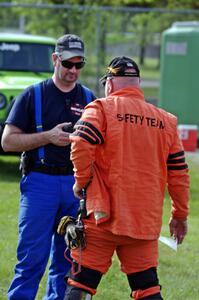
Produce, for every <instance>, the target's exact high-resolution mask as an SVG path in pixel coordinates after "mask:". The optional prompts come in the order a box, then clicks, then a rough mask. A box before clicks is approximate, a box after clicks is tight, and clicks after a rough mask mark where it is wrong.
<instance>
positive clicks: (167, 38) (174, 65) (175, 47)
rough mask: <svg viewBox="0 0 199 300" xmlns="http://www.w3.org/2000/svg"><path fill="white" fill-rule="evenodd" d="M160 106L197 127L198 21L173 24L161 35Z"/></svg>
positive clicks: (198, 104) (198, 114)
mask: <svg viewBox="0 0 199 300" xmlns="http://www.w3.org/2000/svg"><path fill="white" fill-rule="evenodd" d="M159 106H160V107H162V108H164V109H166V110H167V111H169V112H171V113H173V114H175V115H177V116H178V122H179V123H180V124H195V125H198V126H199V22H196V21H192V22H175V23H173V25H172V27H171V28H169V29H167V30H165V31H164V32H163V34H162V42H161V60H160V102H159Z"/></svg>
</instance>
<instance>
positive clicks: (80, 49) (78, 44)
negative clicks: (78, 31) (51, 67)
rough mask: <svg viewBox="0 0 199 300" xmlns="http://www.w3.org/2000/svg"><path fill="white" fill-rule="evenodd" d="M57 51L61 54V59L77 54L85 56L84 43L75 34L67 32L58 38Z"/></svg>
mask: <svg viewBox="0 0 199 300" xmlns="http://www.w3.org/2000/svg"><path fill="white" fill-rule="evenodd" d="M55 52H56V53H58V54H59V56H60V59H61V60H67V59H69V58H72V57H75V56H80V57H83V58H84V43H83V41H82V40H81V39H80V37H78V36H77V35H75V34H65V35H63V36H61V37H60V38H59V39H58V40H57V43H56V46H55Z"/></svg>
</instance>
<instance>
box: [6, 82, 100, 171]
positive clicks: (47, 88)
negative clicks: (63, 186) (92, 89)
mask: <svg viewBox="0 0 199 300" xmlns="http://www.w3.org/2000/svg"><path fill="white" fill-rule="evenodd" d="M95 98H96V97H95V96H94V95H93V94H92V100H94V99H95ZM86 104H87V101H86V99H85V93H84V90H83V88H82V86H81V84H79V83H77V84H76V86H75V87H74V89H73V90H71V91H70V92H67V93H65V92H62V91H60V90H59V89H58V88H57V87H56V86H55V84H54V82H53V80H52V79H47V80H45V81H43V82H42V124H43V130H44V131H46V130H50V129H52V128H53V127H55V126H56V125H58V124H60V123H64V122H72V124H73V125H74V124H75V123H76V122H77V121H78V120H79V118H80V117H81V114H82V111H83V108H84V107H85V106H86ZM6 124H12V125H14V126H16V127H18V128H20V129H21V130H23V131H24V132H25V133H35V132H36V125H35V105H34V89H33V86H30V87H28V88H27V89H26V90H24V92H23V93H21V94H20V95H19V96H18V97H17V98H16V100H15V102H14V105H13V107H12V109H11V111H10V113H9V115H8V118H7V120H6ZM44 153H45V163H46V164H47V165H56V166H70V165H71V162H70V145H69V146H66V147H59V146H55V145H53V144H48V145H46V146H44ZM27 154H28V156H30V157H32V158H33V160H34V161H38V150H37V149H34V150H31V151H27Z"/></svg>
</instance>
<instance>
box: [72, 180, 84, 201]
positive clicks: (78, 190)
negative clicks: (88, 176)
mask: <svg viewBox="0 0 199 300" xmlns="http://www.w3.org/2000/svg"><path fill="white" fill-rule="evenodd" d="M73 193H74V195H75V197H76V198H79V199H81V198H82V188H79V187H78V185H77V183H75V184H74V185H73Z"/></svg>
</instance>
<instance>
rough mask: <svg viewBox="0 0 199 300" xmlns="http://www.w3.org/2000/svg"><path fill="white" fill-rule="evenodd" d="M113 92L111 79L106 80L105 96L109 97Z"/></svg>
mask: <svg viewBox="0 0 199 300" xmlns="http://www.w3.org/2000/svg"><path fill="white" fill-rule="evenodd" d="M112 92H113V82H112V80H111V78H107V94H108V95H110V94H111V93H112Z"/></svg>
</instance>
